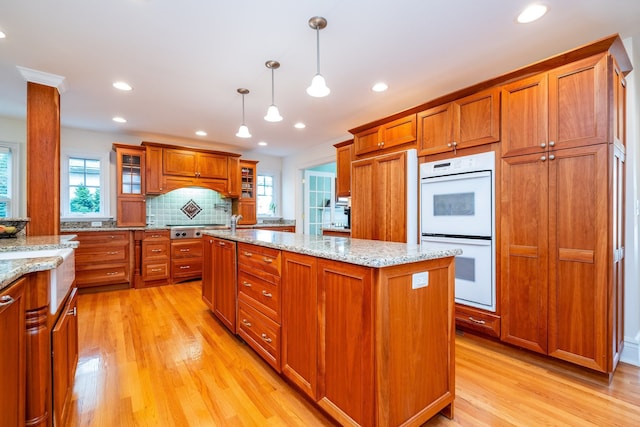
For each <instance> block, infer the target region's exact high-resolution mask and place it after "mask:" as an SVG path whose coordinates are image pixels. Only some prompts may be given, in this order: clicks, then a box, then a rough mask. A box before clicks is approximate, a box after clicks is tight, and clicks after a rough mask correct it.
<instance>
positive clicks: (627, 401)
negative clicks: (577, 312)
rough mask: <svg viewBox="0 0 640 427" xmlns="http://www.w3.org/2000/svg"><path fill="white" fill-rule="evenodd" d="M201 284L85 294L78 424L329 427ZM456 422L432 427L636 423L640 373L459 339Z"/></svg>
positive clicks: (75, 411)
mask: <svg viewBox="0 0 640 427" xmlns="http://www.w3.org/2000/svg"><path fill="white" fill-rule="evenodd" d="M200 292H201V289H200V282H189V283H184V284H180V285H171V286H162V287H158V288H149V289H137V290H118V291H109V292H103V293H92V294H83V295H80V300H79V319H78V320H79V348H80V360H79V364H78V368H77V371H76V378H75V384H74V395H73V401H72V407H71V415H70V424H69V425H70V426H96V427H112V426H118V427H120V426H127V427H128V426H132V427H137V426H153V427H157V426H206V427H210V426H234V427H236V426H286V427H290V426H330V425H334V423H332V421H330V420H329V419H328V418H327V417H325V416H324V415H323V413H322V412H320V411H319V410H318V409H316V408H315V407H314V406H313V405H311V404H310V403H309V402H308V401H307V400H305V399H304V398H303V397H302V396H301V395H300V394H298V393H297V392H296V391H295V389H294V388H293V387H292V386H290V385H289V384H287V383H286V382H285V381H284V380H283V379H282V378H281V377H280V376H279V375H277V374H276V373H275V372H274V371H273V369H271V368H270V367H269V366H268V365H267V364H266V363H265V362H264V361H262V360H261V359H260V358H259V357H258V356H257V355H256V354H255V353H254V352H253V351H252V350H251V349H250V348H249V347H248V346H247V345H245V344H244V343H242V341H241V340H239V339H238V338H237V337H236V336H234V335H232V334H230V333H229V332H228V331H227V330H226V329H225V328H224V327H223V326H222V325H221V323H219V322H218V321H217V319H216V317H215V316H214V315H213V314H212V313H211V312H210V311H209V310H208V309H207V308H206V307H205V305H204V303H203V302H202V300H201V296H200ZM454 413H455V417H454V419H453V420H449V419H447V418H445V417H442V416H436V417H434V418H433V419H432V420H430V421H429V422H428V423H426V424H425V426H428V427H433V426H473V427H476V426H480V427H481V426H490V427H495V426H541V425H544V426H580V427H582V426H624V427H626V426H635V425H638V424H640V369H639V368H637V367H634V366H630V365H626V364H624V363H622V364H620V366H619V367H618V369H617V372H616V374H615V376H614V378H613V381H612V383H611V384H610V385H604V384H601V383H595V382H593V381H590V380H588V379H584V378H581V377H578V376H576V375H574V373H571V372H569V371H568V370H566V369H563V368H562V367H558V366H556V365H555V364H553V363H549V359H548V358H544V357H541V356H538V355H535V354H532V353H530V352H524V351H522V350H518V349H515V348H513V347H510V346H505V345H503V344H501V343H495V342H492V341H487V340H483V339H480V338H476V337H472V336H466V335H457V336H456V400H455V412H454Z"/></svg>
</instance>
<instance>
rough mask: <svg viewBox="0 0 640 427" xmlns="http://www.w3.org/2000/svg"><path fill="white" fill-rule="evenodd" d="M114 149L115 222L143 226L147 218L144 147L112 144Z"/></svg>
mask: <svg viewBox="0 0 640 427" xmlns="http://www.w3.org/2000/svg"><path fill="white" fill-rule="evenodd" d="M113 147H114V149H115V151H116V175H117V179H116V183H117V184H116V185H117V192H116V196H117V205H118V206H117V224H118V226H119V227H136V226H141V227H144V226H145V225H146V219H147V205H146V203H145V171H146V166H145V149H144V148H143V147H134V146H131V145H122V144H113Z"/></svg>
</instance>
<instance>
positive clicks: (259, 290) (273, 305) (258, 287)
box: [238, 269, 280, 322]
mask: <svg viewBox="0 0 640 427" xmlns="http://www.w3.org/2000/svg"><path fill="white" fill-rule="evenodd" d="M277 279H278V280H277V282H276V283H273V282H269V281H266V280H264V279H261V278H260V277H258V276H255V275H253V274H249V273H248V272H246V271H243V269H239V270H238V298H239V299H241V300H244V301H246V302H248V303H249V304H251V305H252V306H254V307H256V308H258V309H259V310H260V311H261V312H262V313H264V314H265V315H267V316H268V317H269V318H271V319H272V320H274V321H276V322H280V279H279V278H277Z"/></svg>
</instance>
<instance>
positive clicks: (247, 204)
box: [233, 160, 258, 225]
mask: <svg viewBox="0 0 640 427" xmlns="http://www.w3.org/2000/svg"><path fill="white" fill-rule="evenodd" d="M257 163H258V162H257V161H252V160H241V161H240V197H239V198H238V199H237V200H234V203H233V212H234V213H235V214H239V215H242V218H241V219H240V220H239V221H238V224H241V225H252V224H255V223H256V222H257V211H256V208H257V205H256V203H257V202H256V197H257V194H256V190H257V187H256V185H257V182H258V175H257V169H256V165H257Z"/></svg>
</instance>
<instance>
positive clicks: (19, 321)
mask: <svg viewBox="0 0 640 427" xmlns="http://www.w3.org/2000/svg"><path fill="white" fill-rule="evenodd" d="M25 282H26V279H24V278H21V279H18V280H16V281H15V282H14V283H13V284H12V285H10V286H9V287H8V288H6V289H4V290H2V291H0V342H1V343H2V350H0V366H1V367H2V375H0V419H1V421H0V424H2V425H3V426H18V427H20V426H24V422H25V412H24V408H25V407H24V404H25V379H26V371H25V360H26V348H25V338H24V337H25V298H24V293H25Z"/></svg>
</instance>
